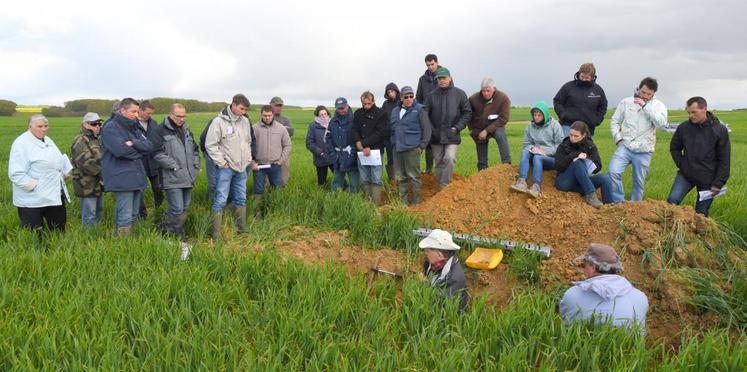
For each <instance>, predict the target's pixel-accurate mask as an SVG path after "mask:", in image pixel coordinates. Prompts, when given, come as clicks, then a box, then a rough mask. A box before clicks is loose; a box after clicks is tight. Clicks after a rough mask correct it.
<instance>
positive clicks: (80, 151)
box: [70, 112, 104, 227]
mask: <svg viewBox="0 0 747 372" xmlns="http://www.w3.org/2000/svg"><path fill="white" fill-rule="evenodd" d="M102 121H103V120H101V118H100V117H99V114H97V113H95V112H89V113H87V114H86V115H85V116H83V122H82V123H81V124H80V134H78V135H77V136H75V139H73V145H72V146H71V152H70V154H71V155H72V157H73V161H72V163H73V172H72V173H73V188H74V190H75V195H76V196H78V198H79V199H80V217H81V220H82V222H83V227H93V226H96V225H97V224H98V223H99V222H100V221H101V211H102V200H101V199H102V198H101V195H102V193H103V191H104V190H103V189H104V188H103V181H102V179H101V143H100V142H99V133H100V132H101V123H102Z"/></svg>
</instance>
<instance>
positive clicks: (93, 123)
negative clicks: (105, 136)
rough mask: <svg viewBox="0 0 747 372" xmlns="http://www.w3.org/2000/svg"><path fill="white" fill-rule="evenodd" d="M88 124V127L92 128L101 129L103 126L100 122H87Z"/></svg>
mask: <svg viewBox="0 0 747 372" xmlns="http://www.w3.org/2000/svg"><path fill="white" fill-rule="evenodd" d="M86 123H87V124H88V125H90V126H92V127H100V126H101V122H100V121H93V122H91V121H87V122H86Z"/></svg>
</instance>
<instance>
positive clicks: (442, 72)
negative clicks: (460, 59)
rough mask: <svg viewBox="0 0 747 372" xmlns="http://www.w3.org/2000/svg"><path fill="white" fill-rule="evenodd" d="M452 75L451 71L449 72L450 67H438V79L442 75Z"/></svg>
mask: <svg viewBox="0 0 747 372" xmlns="http://www.w3.org/2000/svg"><path fill="white" fill-rule="evenodd" d="M446 76H451V73H450V72H449V69H448V68H446V67H440V66H439V67H438V70H436V79H438V78H440V77H446Z"/></svg>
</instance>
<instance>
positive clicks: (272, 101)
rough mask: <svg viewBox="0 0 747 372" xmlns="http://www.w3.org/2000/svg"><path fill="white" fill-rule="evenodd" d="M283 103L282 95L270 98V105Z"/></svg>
mask: <svg viewBox="0 0 747 372" xmlns="http://www.w3.org/2000/svg"><path fill="white" fill-rule="evenodd" d="M282 104H283V99H282V98H280V97H272V99H271V100H270V105H273V106H275V105H282Z"/></svg>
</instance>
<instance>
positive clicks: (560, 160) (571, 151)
mask: <svg viewBox="0 0 747 372" xmlns="http://www.w3.org/2000/svg"><path fill="white" fill-rule="evenodd" d="M582 152H583V153H586V156H587V159H591V161H593V162H594V164H595V165H596V166H597V169H595V170H594V173H597V172H599V171H600V170H602V158H601V157H599V151H598V150H597V146H596V145H595V144H594V141H592V140H591V138H590V137H586V138H584V139H583V140H581V141H580V142H579V143H571V139H570V137H566V138H563V142H561V143H560V145H559V146H558V149H557V150H556V151H555V170H556V171H558V173H562V172H564V171H565V170H566V169H568V167H570V166H571V163H573V159H575V158H576V157H577V156H578V154H580V153H582Z"/></svg>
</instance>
